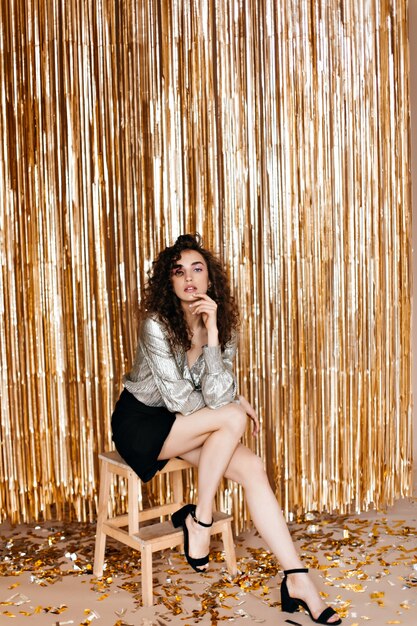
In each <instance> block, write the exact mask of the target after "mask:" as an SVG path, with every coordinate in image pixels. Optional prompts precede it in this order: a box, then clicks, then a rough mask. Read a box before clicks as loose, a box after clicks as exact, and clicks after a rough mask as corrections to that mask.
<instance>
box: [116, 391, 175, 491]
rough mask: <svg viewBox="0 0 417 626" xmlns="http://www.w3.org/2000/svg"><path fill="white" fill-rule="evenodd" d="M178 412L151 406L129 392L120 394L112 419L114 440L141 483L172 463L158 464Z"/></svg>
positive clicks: (117, 448)
mask: <svg viewBox="0 0 417 626" xmlns="http://www.w3.org/2000/svg"><path fill="white" fill-rule="evenodd" d="M174 422H175V413H171V411H168V409H167V408H165V407H163V406H147V405H146V404H143V403H142V402H140V401H139V400H137V399H136V398H135V396H134V395H132V394H131V393H130V392H129V391H127V389H124V390H123V391H122V393H121V394H120V398H119V399H118V401H117V402H116V406H115V408H114V411H113V415H112V418H111V427H112V433H113V441H114V445H115V446H116V450H117V451H118V453H119V454H120V456H121V457H122V458H123V459H124V460H125V461H126V463H128V465H130V467H131V468H132V469H133V470H134V471H135V472H136V474H137V475H138V476H139V478H140V479H141V480H143V481H144V482H147V481H148V480H151V478H153V477H154V476H155V474H156V472H158V471H159V470H161V469H162V468H163V467H164V465H166V464H167V463H168V461H158V456H159V453H160V452H161V449H162V446H163V445H164V441H165V439H166V438H167V437H168V435H169V432H170V430H171V428H172V425H173V423H174Z"/></svg>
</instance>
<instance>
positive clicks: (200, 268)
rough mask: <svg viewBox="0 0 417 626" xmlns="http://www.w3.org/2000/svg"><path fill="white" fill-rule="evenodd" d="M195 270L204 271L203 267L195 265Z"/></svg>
mask: <svg viewBox="0 0 417 626" xmlns="http://www.w3.org/2000/svg"><path fill="white" fill-rule="evenodd" d="M194 271H195V272H202V271H203V268H202V267H195V268H194Z"/></svg>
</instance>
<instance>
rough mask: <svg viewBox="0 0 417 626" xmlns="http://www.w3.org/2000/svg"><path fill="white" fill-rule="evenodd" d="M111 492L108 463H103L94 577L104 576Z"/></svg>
mask: <svg viewBox="0 0 417 626" xmlns="http://www.w3.org/2000/svg"><path fill="white" fill-rule="evenodd" d="M109 490H110V472H109V470H108V466H107V463H105V462H104V461H101V469H100V492H99V499H98V512H97V528H96V546H95V549H94V570H93V572H94V575H95V576H98V577H100V576H102V575H103V566H104V552H105V549H106V533H105V532H104V530H103V524H104V522H105V521H106V520H107V516H108V497H109Z"/></svg>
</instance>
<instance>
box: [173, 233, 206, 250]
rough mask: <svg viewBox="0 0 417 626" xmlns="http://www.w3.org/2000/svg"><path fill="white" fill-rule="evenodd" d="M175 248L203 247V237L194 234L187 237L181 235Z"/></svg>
mask: <svg viewBox="0 0 417 626" xmlns="http://www.w3.org/2000/svg"><path fill="white" fill-rule="evenodd" d="M174 246H175V247H181V248H182V247H184V246H198V247H201V235H200V234H199V233H194V235H192V234H190V233H188V234H186V235H180V236H179V237H178V238H177V240H176V242H175V244H174Z"/></svg>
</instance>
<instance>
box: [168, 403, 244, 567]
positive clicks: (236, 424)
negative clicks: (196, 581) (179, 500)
mask: <svg viewBox="0 0 417 626" xmlns="http://www.w3.org/2000/svg"><path fill="white" fill-rule="evenodd" d="M245 428H246V413H245V412H244V411H243V409H242V408H241V407H240V405H239V404H236V403H231V404H228V405H226V406H224V407H221V408H219V409H207V408H206V409H201V410H200V411H196V412H195V413H193V414H192V415H191V416H184V415H178V416H177V419H176V420H175V422H174V424H173V426H172V429H171V432H170V433H169V435H168V437H167V439H166V440H165V443H164V445H163V447H162V450H161V453H160V455H159V459H170V458H172V457H175V456H183V454H186V453H187V452H189V451H191V450H195V449H197V448H198V450H199V454H198V457H199V462H198V504H197V508H196V517H197V519H198V520H200V521H202V522H205V523H210V522H211V520H212V517H213V500H214V496H215V494H216V491H217V488H218V486H219V482H220V480H221V479H222V477H223V476H224V473H225V471H226V468H227V466H228V465H229V462H230V459H231V458H232V456H233V454H234V452H235V450H236V446H237V445H238V443H239V439H240V438H241V437H242V435H243V433H244V432H245ZM186 524H187V528H188V532H189V536H190V546H189V553H190V556H191V557H193V558H200V557H204V556H205V555H206V554H207V553H208V549H209V545H210V530H209V529H207V528H204V527H203V526H200V525H199V524H196V523H195V522H194V521H193V520H192V518H191V517H190V516H188V517H187V519H186Z"/></svg>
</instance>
